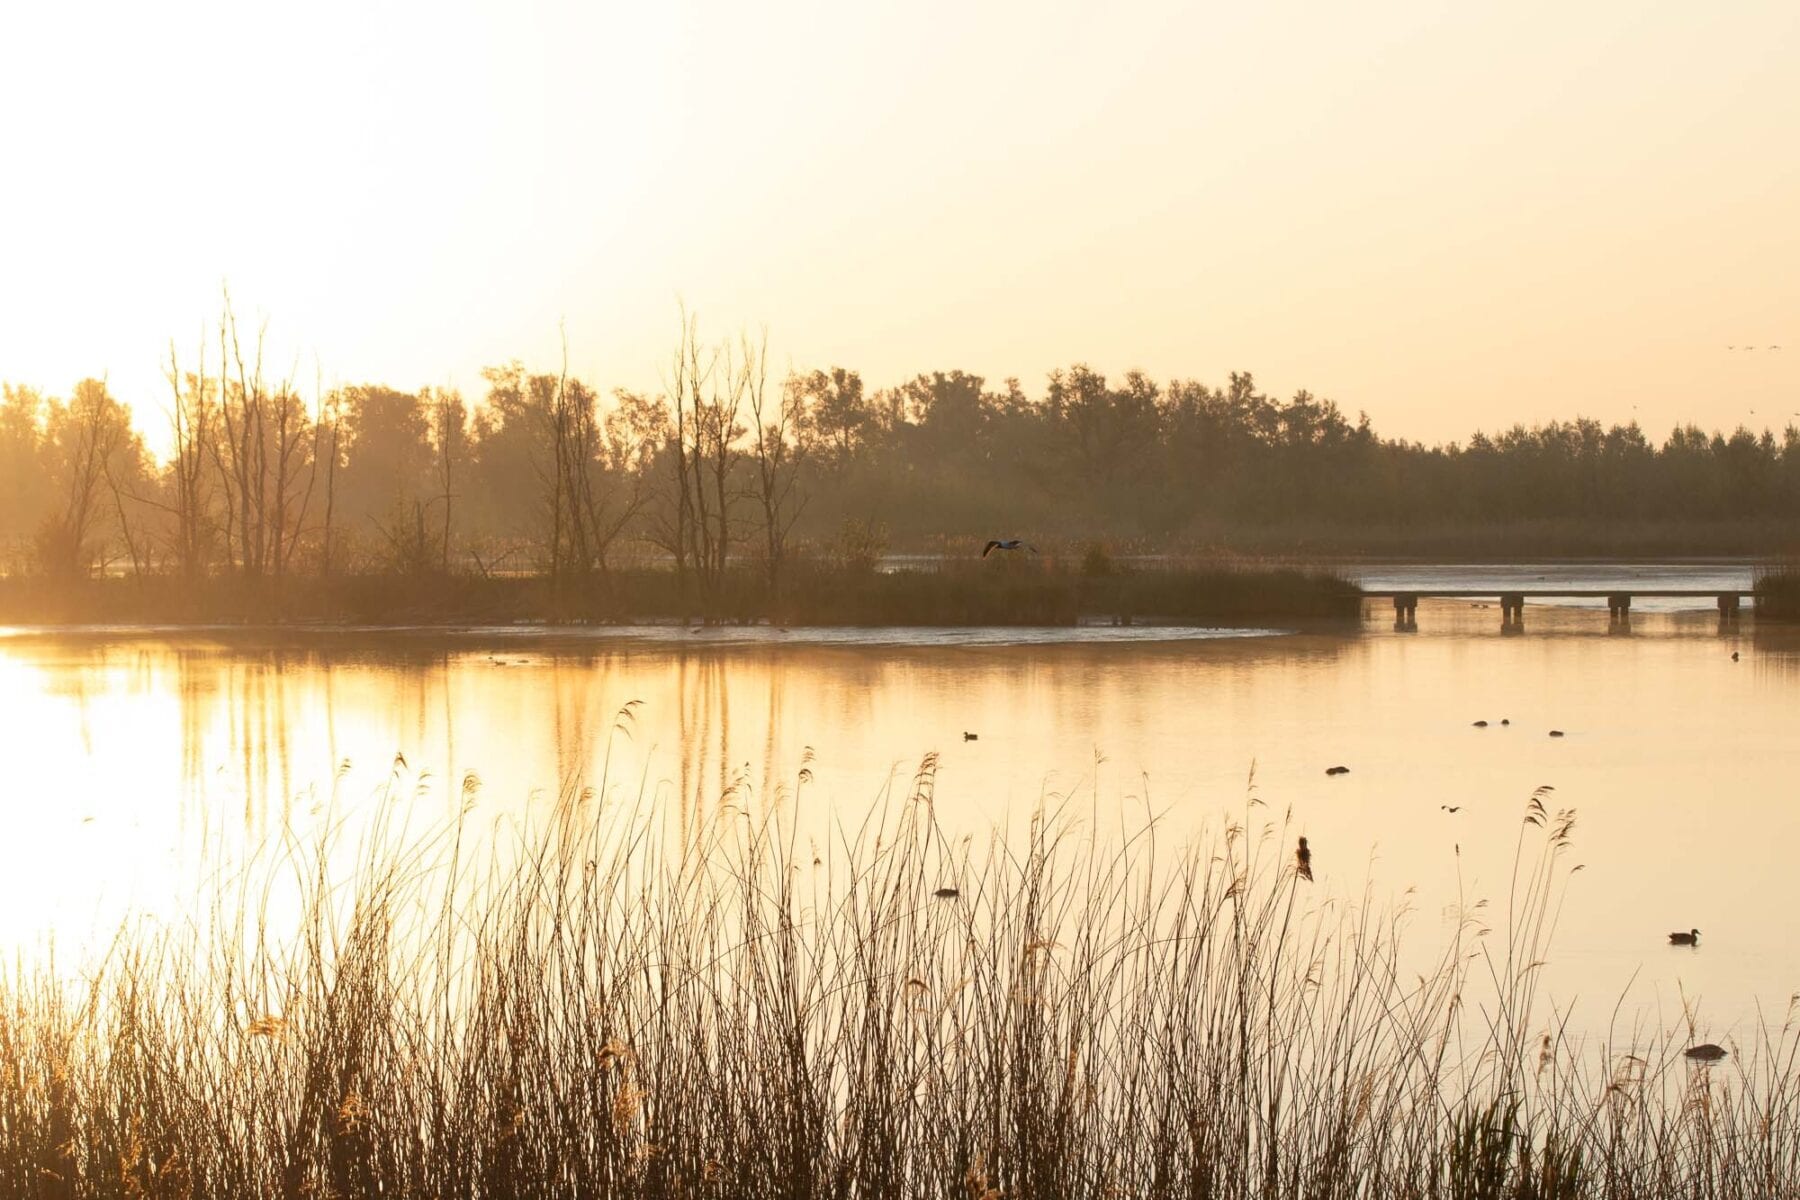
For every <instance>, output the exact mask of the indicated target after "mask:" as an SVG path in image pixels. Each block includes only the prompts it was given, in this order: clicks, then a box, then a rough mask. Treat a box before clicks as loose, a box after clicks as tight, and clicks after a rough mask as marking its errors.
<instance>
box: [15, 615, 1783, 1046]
mask: <svg viewBox="0 0 1800 1200" xmlns="http://www.w3.org/2000/svg"><path fill="white" fill-rule="evenodd" d="M1419 625H1420V629H1419V632H1417V633H1411V634H1398V633H1395V632H1393V631H1392V629H1391V626H1390V623H1389V622H1388V621H1387V620H1386V619H1385V615H1384V614H1381V613H1379V612H1378V611H1372V612H1371V615H1370V617H1369V618H1368V619H1367V620H1366V621H1365V622H1364V625H1363V627H1362V629H1361V630H1360V631H1337V632H1311V633H1290V634H1274V635H1265V636H1241V637H1220V636H1216V635H1205V634H1202V633H1197V632H1194V631H1178V630H1142V629H1137V630H1123V631H1114V630H1079V631H1058V632H1055V633H1044V632H1037V633H1028V634H1024V635H1021V634H1019V633H1018V631H955V632H949V633H938V632H921V631H842V630H837V631H804V630H796V631H791V632H788V633H779V632H777V631H772V630H755V631H738V632H733V633H721V634H717V635H713V634H707V635H697V636H696V635H685V634H681V633H679V632H676V631H673V630H661V631H649V632H645V631H635V632H634V633H633V634H632V635H631V636H628V637H619V636H616V635H607V636H599V637H573V636H571V637H553V636H546V635H544V634H541V633H540V634H536V635H529V636H527V635H521V634H519V633H516V632H514V631H506V630H501V631H487V632H482V631H471V632H468V633H465V634H461V635H457V636H451V637H447V636H444V635H441V634H428V633H422V632H421V633H399V634H397V633H391V632H390V633H384V634H375V633H343V632H340V633H331V634H318V635H313V636H308V637H302V638H288V639H287V640H284V641H279V642H278V641H274V640H271V639H270V638H266V637H257V636H247V635H241V634H239V635H226V634H223V633H211V634H209V633H192V632H188V633H172V632H164V633H157V634H143V633H135V634H126V633H123V632H120V631H112V632H102V633H95V632H87V633H80V634H76V633H64V634H55V635H51V634H43V633H29V632H21V631H13V632H12V633H10V634H8V635H6V636H0V706H4V710H5V718H6V719H5V721H4V723H3V724H0V750H3V751H4V762H5V775H4V783H3V784H0V788H3V791H0V804H4V806H5V829H6V836H5V837H4V839H3V840H0V939H3V941H0V944H3V945H5V946H6V947H8V948H18V949H19V950H20V951H21V952H24V953H33V952H35V950H34V948H35V947H41V946H42V945H43V944H44V940H45V937H46V936H47V935H53V936H54V937H55V938H56V940H57V942H58V954H59V956H60V957H61V958H63V959H67V958H68V957H69V956H70V955H72V954H74V953H75V952H76V951H75V947H77V946H86V947H88V948H89V949H91V948H92V947H93V946H95V945H98V944H99V943H100V941H101V940H103V939H105V938H107V937H109V936H110V935H111V934H112V933H113V932H114V931H115V930H116V928H117V927H118V923H119V922H120V921H121V920H123V919H124V917H125V916H126V914H128V913H148V914H151V915H153V916H161V917H165V918H166V917H170V916H173V915H179V914H180V912H181V911H182V905H183V903H184V900H186V899H187V898H190V897H191V896H192V895H193V894H194V893H195V890H196V887H197V883H198V880H199V879H200V878H201V876H202V875H203V874H204V873H205V872H206V871H208V870H209V869H212V864H214V863H216V862H218V861H221V860H224V859H229V858H231V857H232V856H233V855H237V854H241V853H242V852H243V850H244V848H245V847H247V846H253V845H257V844H260V843H262V842H264V841H266V840H267V839H269V838H271V837H273V836H275V835H277V834H279V833H280V832H281V831H283V830H293V831H298V832H300V833H302V834H304V833H306V832H307V831H309V830H316V829H317V828H318V827H319V826H320V824H321V823H322V822H324V821H326V820H328V819H331V818H332V817H333V816H334V815H336V816H339V817H345V818H347V819H349V820H355V819H358V818H357V814H367V813H369V812H373V811H376V810H377V809H380V808H381V807H382V806H384V805H385V806H386V808H387V809H388V810H389V811H393V810H402V811H403V812H404V814H405V815H406V817H407V819H408V820H411V821H414V822H416V823H417V824H418V826H419V827H420V828H421V829H422V828H424V827H426V826H429V825H430V824H431V823H432V822H434V821H441V820H443V819H445V818H447V817H448V816H450V815H451V814H453V813H455V812H456V811H457V810H458V808H459V807H460V805H461V803H462V799H463V793H462V791H461V788H460V784H461V781H462V780H463V779H464V778H465V776H466V775H467V774H468V773H471V772H473V773H475V774H476V775H477V776H478V777H479V789H478V791H476V792H475V793H474V795H475V803H476V805H477V810H476V811H477V814H478V815H479V816H480V817H482V818H483V819H484V820H485V822H487V827H489V828H493V827H496V826H499V827H504V826H505V825H506V824H507V823H509V822H514V821H517V820H519V819H521V818H523V817H525V816H527V815H528V814H530V813H532V812H533V811H534V810H536V811H539V812H541V811H543V810H544V809H546V808H547V807H548V806H549V805H551V804H553V803H554V800H555V797H556V795H557V794H558V793H559V791H562V790H564V789H566V788H569V787H571V786H580V785H589V786H596V787H602V788H604V789H605V790H606V792H607V794H608V796H609V797H612V798H614V799H615V800H619V801H631V800H633V799H634V798H636V797H638V796H640V795H642V796H645V797H647V798H648V799H649V801H650V804H651V805H652V806H653V807H654V810H655V811H656V812H658V813H661V814H663V815H665V816H666V817H667V818H668V819H670V820H674V821H678V822H680V823H682V825H683V828H693V827H697V826H699V825H700V824H702V823H704V822H706V821H709V820H715V819H717V818H718V816H719V814H720V812H721V811H722V797H724V796H725V795H726V794H727V793H728V792H730V793H732V794H733V795H734V796H735V797H737V798H738V799H737V801H734V803H737V802H741V803H743V804H746V805H754V804H787V805H790V806H796V807H797V810H801V811H796V813H795V816H796V818H797V819H798V820H800V821H801V822H803V823H806V822H811V823H812V824H813V826H814V827H815V828H816V829H819V830H823V829H824V828H826V825H827V823H828V822H829V821H831V820H851V821H853V820H858V819H860V818H861V817H862V815H863V814H865V813H866V812H867V811H868V810H869V809H870V807H871V806H872V805H873V804H874V803H875V802H876V801H877V800H878V798H879V797H880V795H881V794H882V792H883V789H884V788H886V787H888V786H889V785H890V783H896V784H897V785H902V786H903V785H904V783H905V781H906V780H908V779H910V777H911V775H912V773H913V771H914V769H915V768H916V767H917V764H918V762H919V760H920V758H921V756H922V755H924V754H926V753H927V752H932V751H935V752H937V753H938V754H939V755H940V760H939V776H938V784H937V793H936V794H937V800H936V807H937V812H938V817H939V820H940V822H941V823H942V824H943V825H945V826H946V827H947V828H948V829H949V830H950V831H951V832H952V833H953V834H962V833H971V834H975V835H977V836H981V835H984V834H985V833H986V832H988V831H989V830H990V829H992V828H993V827H995V826H996V825H1003V824H1011V825H1013V826H1015V827H1016V826H1017V825H1019V824H1020V823H1021V822H1022V821H1023V820H1024V819H1025V818H1027V817H1028V816H1029V814H1030V813H1031V812H1032V811H1033V809H1034V808H1035V807H1036V806H1037V805H1039V803H1040V802H1042V801H1044V800H1045V799H1046V798H1051V799H1052V800H1054V799H1055V798H1056V797H1060V796H1065V795H1072V796H1074V797H1076V803H1075V807H1076V808H1077V809H1078V810H1079V812H1080V813H1081V815H1082V818H1083V819H1084V820H1087V819H1090V818H1091V817H1093V816H1097V817H1098V818H1099V821H1100V824H1101V825H1103V826H1107V827H1108V828H1109V829H1117V828H1121V827H1131V826H1135V825H1137V824H1140V823H1141V822H1142V821H1143V820H1144V819H1145V817H1146V815H1147V814H1152V813H1153V814H1155V815H1157V817H1158V819H1159V820H1160V822H1161V829H1162V831H1163V832H1162V835H1161V836H1163V837H1164V838H1166V839H1168V840H1169V841H1171V842H1172V841H1179V840H1183V839H1187V838H1192V837H1196V836H1210V834H1209V832H1208V831H1215V830H1217V829H1218V828H1219V827H1220V825H1221V823H1222V822H1223V821H1224V820H1226V819H1228V818H1231V817H1234V816H1235V817H1237V818H1240V819H1241V817H1242V815H1243V814H1244V812H1245V802H1246V797H1247V794H1248V792H1249V789H1250V787H1251V783H1250V781H1251V777H1252V774H1254V785H1253V786H1254V791H1255V795H1256V796H1257V797H1258V798H1260V799H1261V800H1262V801H1263V802H1264V803H1265V804H1266V805H1267V806H1268V810H1267V813H1268V819H1270V820H1273V821H1277V822H1278V821H1280V820H1281V819H1282V817H1283V815H1284V814H1285V813H1289V812H1291V821H1292V829H1291V831H1290V834H1289V836H1291V834H1297V833H1305V834H1306V835H1307V836H1308V837H1309V839H1310V840H1311V843H1312V846H1313V848H1314V854H1315V859H1314V861H1315V868H1316V871H1317V875H1318V880H1317V883H1316V885H1315V888H1316V893H1315V894H1316V896H1317V897H1318V898H1320V899H1324V898H1326V897H1335V898H1339V899H1342V900H1344V901H1355V900H1358V899H1360V898H1361V897H1362V896H1363V895H1364V893H1365V890H1368V891H1369V893H1370V894H1371V895H1373V896H1375V897H1376V898H1377V899H1379V900H1381V901H1383V902H1386V901H1388V900H1390V899H1393V900H1401V901H1404V902H1405V903H1408V904H1409V905H1410V906H1411V908H1412V912H1413V915H1412V916H1411V918H1410V920H1409V925H1408V929H1409V936H1410V937H1411V938H1412V939H1414V941H1415V942H1416V943H1418V945H1419V946H1420V947H1422V948H1427V949H1428V948H1434V947H1436V946H1437V945H1439V944H1441V942H1442V940H1443V938H1444V936H1445V934H1446V931H1447V929H1448V924H1447V917H1446V915H1445V909H1446V906H1448V905H1450V904H1452V903H1453V902H1454V901H1455V899H1456V897H1457V896H1458V895H1459V894H1462V895H1465V896H1468V897H1470V898H1474V897H1480V896H1487V897H1492V898H1494V899H1495V901H1496V902H1497V903H1498V904H1499V905H1500V906H1501V907H1502V908H1503V907H1504V900H1505V893H1506V888H1507V883H1508V879H1509V870H1510V865H1511V863H1512V857H1513V850H1514V846H1515V843H1516V840H1517V834H1518V829H1519V820H1520V816H1521V814H1522V812H1523V807H1524V804H1525V802H1526V800H1527V799H1528V797H1529V796H1530V794H1531V792H1532V790H1533V789H1534V788H1536V787H1538V786H1540V785H1544V784H1549V785H1552V786H1553V787H1554V788H1555V789H1556V790H1555V793H1554V800H1555V803H1556V804H1558V805H1567V806H1572V807H1574V808H1575V809H1576V810H1577V811H1578V813H1579V821H1578V824H1577V826H1576V830H1575V845H1574V849H1573V853H1572V856H1571V858H1570V863H1571V865H1572V864H1573V863H1575V862H1579V863H1581V864H1583V867H1584V869H1583V870H1582V871H1581V872H1579V873H1577V874H1575V875H1574V876H1573V877H1572V880H1571V885H1570V889H1569V893H1568V900H1567V904H1566V907H1565V909H1564V912H1563V915H1562V922H1561V926H1560V929H1559V932H1558V936H1557V938H1556V940H1555V943H1554V961H1553V962H1552V964H1551V969H1550V971H1549V973H1548V975H1547V981H1548V983H1549V985H1550V989H1551V991H1552V993H1553V994H1554V995H1556V996H1557V997H1558V998H1559V999H1560V1000H1562V1001H1564V1002H1567V1003H1573V1004H1575V1005H1577V1007H1583V1006H1585V1009H1586V1010H1589V1011H1591V1012H1593V1013H1597V1014H1599V1015H1600V1017H1599V1018H1595V1019H1600V1018H1603V1017H1604V1015H1605V1014H1606V1013H1608V1012H1610V1010H1611V1007H1612V1004H1613V1002H1614V1001H1615V1000H1616V999H1617V998H1618V997H1619V996H1620V994H1621V993H1622V992H1625V990H1626V989H1627V987H1628V985H1629V988H1630V991H1629V998H1630V1001H1631V1004H1632V1005H1634V1006H1641V1008H1642V1010H1643V1011H1647V1012H1650V1013H1653V1014H1655V1015H1656V1019H1659V1020H1661V1021H1663V1022H1668V1021H1671V1020H1673V1019H1674V1018H1675V1017H1676V1016H1677V1015H1678V1014H1679V1013H1680V1010H1681V1005H1682V998H1683V997H1684V996H1685V997H1686V998H1687V1000H1688V1001H1689V1002H1695V1001H1697V1002H1698V1004H1699V1010H1700V1013H1701V1018H1702V1024H1703V1026H1704V1028H1705V1029H1706V1030H1708V1031H1710V1032H1711V1034H1713V1035H1722V1034H1726V1033H1729V1032H1730V1031H1732V1030H1733V1029H1737V1030H1745V1029H1746V1028H1747V1025H1748V1022H1749V1021H1750V1020H1751V1019H1752V1017H1753V1015H1754V1014H1755V1012H1756V1010H1757V1006H1758V1005H1760V1006H1761V1007H1762V1011H1763V1012H1764V1014H1765V1015H1766V1016H1768V1017H1769V1019H1770V1020H1771V1021H1772V1022H1773V1023H1775V1024H1779V1023H1780V1020H1781V1018H1782V1015H1783V1013H1784V1012H1785V1010H1786V1006H1787V1004H1788V999H1789V997H1790V996H1791V995H1792V994H1793V993H1795V992H1796V991H1800V945H1797V944H1796V942H1795V940H1794V939H1793V937H1792V935H1791V933H1790V929H1791V918H1790V914H1791V913H1793V912H1794V911H1796V910H1797V909H1800V877H1797V876H1796V873H1795V870H1794V866H1793V863H1792V861H1791V858H1792V849H1791V848H1792V847H1793V845H1794V844H1795V839H1796V833H1797V832H1800V830H1797V829H1796V826H1800V806H1797V804H1796V787H1795V781H1796V779H1797V778H1800V738H1796V736H1795V734H1796V730H1800V634H1796V633H1794V632H1792V631H1782V630H1775V629H1771V628H1767V627H1765V628H1763V629H1761V630H1758V629H1757V628H1756V627H1755V625H1754V623H1753V622H1752V621H1749V620H1746V622H1745V623H1744V626H1743V628H1742V629H1741V630H1735V629H1734V630H1723V631H1722V630H1721V629H1720V627H1719V625H1718V622H1717V620H1716V619H1715V618H1714V617H1713V616H1711V615H1709V614H1701V613H1693V614H1682V613H1651V614H1646V615H1643V616H1640V617H1639V618H1638V620H1637V621H1636V623H1635V625H1634V626H1633V629H1632V631H1631V632H1630V633H1629V634H1627V635H1623V636H1621V635H1618V634H1612V633H1609V632H1608V629H1607V622H1606V616H1605V614H1604V613H1598V614H1597V613H1594V612H1592V611H1585V610H1579V609H1571V608H1555V609H1553V608H1542V609H1540V608H1535V607H1534V608H1532V609H1530V610H1528V613H1527V618H1526V632H1525V633H1524V634H1522V635H1516V636H1502V635H1501V633H1500V631H1499V619H1498V614H1497V611H1495V610H1491V609H1481V608H1476V607H1474V606H1472V605H1471V604H1469V603H1466V602H1449V601H1445V602H1438V603H1428V604H1426V605H1423V606H1421V609H1420V615H1419ZM1733 651H1736V652H1738V653H1739V655H1740V660H1739V661H1735V662H1734V661H1733V660H1732V657H1731V655H1732V653H1733ZM630 701H639V702H641V703H640V704H638V705H637V706H636V709H635V716H634V717H633V718H632V719H631V721H630V722H629V723H628V724H629V733H628V735H623V736H622V735H620V734H618V733H616V732H615V729H616V727H617V726H618V725H619V719H618V713H619V711H620V709H621V708H622V707H623V706H625V705H626V704H627V703H628V702H630ZM1502 718H1505V719H1507V720H1508V721H1510V724H1508V725H1505V726H1502V725H1501V724H1500V722H1501V720H1502ZM1477 719H1485V720H1487V721H1489V722H1490V725H1489V726H1488V727H1487V728H1485V729H1480V728H1475V727H1473V725H1472V722H1473V721H1475V720H1477ZM1551 729H1560V730H1563V731H1565V733H1566V736H1564V737H1562V738H1551V737H1549V736H1547V735H1548V731H1549V730H1551ZM965 732H971V733H975V734H977V735H978V736H977V740H973V741H968V740H965V739H964V736H963V735H964V733H965ZM396 756H399V757H400V758H402V759H403V760H404V764H405V765H404V767H402V766H400V765H399V764H398V763H397V761H396ZM808 756H810V760H811V771H812V773H813V776H814V781H813V783H812V784H810V785H809V786H808V787H807V788H805V789H803V790H802V791H801V792H800V794H799V797H798V799H795V798H793V795H792V784H793V781H794V779H795V777H796V775H797V773H798V771H799V769H800V767H801V766H802V764H803V762H805V761H807V759H808ZM1336 764H1343V765H1346V766H1348V767H1350V768H1351V770H1350V773H1349V774H1347V775H1342V776H1338V777H1327V776H1326V775H1325V768H1327V767H1329V766H1332V765H1336ZM1444 805H1454V806H1457V807H1459V809H1460V811H1459V812H1457V813H1454V814H1452V813H1448V812H1446V811H1444V809H1443V808H1442V807H1440V806H1444ZM1257 819H1258V820H1259V821H1260V820H1262V819H1263V812H1262V810H1257ZM1408 889H1413V890H1412V891H1411V892H1410V894H1409V892H1408ZM1690 926H1698V927H1699V928H1700V929H1701V930H1702V931H1703V937H1702V944H1701V946H1700V948H1699V949H1698V950H1697V951H1695V950H1680V949H1672V948H1670V947H1668V946H1667V945H1665V944H1664V943H1665V936H1664V935H1665V934H1666V932H1667V931H1668V930H1671V929H1686V928H1689V927H1690ZM1634 1011H1635V1010H1634Z"/></svg>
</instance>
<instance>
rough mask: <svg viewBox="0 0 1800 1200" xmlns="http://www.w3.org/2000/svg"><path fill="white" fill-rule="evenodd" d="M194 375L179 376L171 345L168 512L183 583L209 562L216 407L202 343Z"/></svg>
mask: <svg viewBox="0 0 1800 1200" xmlns="http://www.w3.org/2000/svg"><path fill="white" fill-rule="evenodd" d="M196 366H197V371H196V373H194V374H190V375H185V376H184V375H183V374H182V371H181V363H180V361H179V360H178V359H177V357H176V353H175V341H174V339H173V338H171V339H170V340H169V369H168V372H167V378H168V380H169V390H170V391H171V393H172V394H173V399H174V407H172V408H171V409H170V410H169V426H170V431H171V432H172V433H173V435H174V449H175V455H174V457H173V458H172V459H171V460H170V461H169V475H170V480H169V482H170V485H171V490H172V492H173V494H172V496H170V498H169V505H168V508H169V512H170V514H171V515H172V516H173V518H174V523H175V528H174V530H173V538H172V540H173V543H174V552H175V562H176V564H177V566H178V569H179V570H180V571H181V574H182V576H183V577H184V578H186V579H189V580H194V579H198V578H200V577H201V576H203V575H205V574H206V571H207V568H208V566H209V564H210V560H211V556H212V537H213V518H212V513H211V511H210V510H211V503H212V490H211V487H210V486H209V484H208V480H207V473H206V467H207V458H208V456H209V455H210V454H211V453H212V448H213V439H214V437H215V436H216V434H215V431H214V428H213V423H214V417H215V416H216V409H217V406H216V404H215V402H214V396H213V394H212V391H211V388H210V387H209V385H208V383H207V378H206V340H205V338H204V337H203V338H201V341H200V354H199V360H198V362H197V364H196Z"/></svg>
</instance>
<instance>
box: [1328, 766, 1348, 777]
mask: <svg viewBox="0 0 1800 1200" xmlns="http://www.w3.org/2000/svg"><path fill="white" fill-rule="evenodd" d="M1325 773H1326V774H1327V775H1348V774H1349V773H1350V768H1349V767H1326V768H1325Z"/></svg>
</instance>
